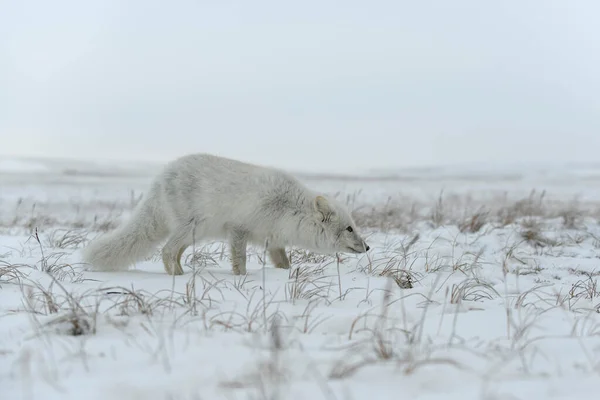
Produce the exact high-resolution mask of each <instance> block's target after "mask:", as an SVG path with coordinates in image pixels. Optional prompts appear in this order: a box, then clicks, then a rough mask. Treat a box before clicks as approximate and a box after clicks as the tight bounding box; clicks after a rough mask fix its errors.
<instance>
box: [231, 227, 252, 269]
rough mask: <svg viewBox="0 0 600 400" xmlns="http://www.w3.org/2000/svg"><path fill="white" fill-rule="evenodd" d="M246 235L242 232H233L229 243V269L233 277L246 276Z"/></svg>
mask: <svg viewBox="0 0 600 400" xmlns="http://www.w3.org/2000/svg"><path fill="white" fill-rule="evenodd" d="M247 237H248V236H247V234H246V232H244V231H234V232H233V233H232V235H231V239H230V241H229V247H230V249H231V267H232V270H233V274H234V275H246V246H247V243H248V240H247Z"/></svg>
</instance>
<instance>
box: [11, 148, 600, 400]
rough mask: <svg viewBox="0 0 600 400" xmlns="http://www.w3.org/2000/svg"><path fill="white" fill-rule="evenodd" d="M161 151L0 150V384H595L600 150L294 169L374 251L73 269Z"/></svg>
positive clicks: (42, 393) (538, 390)
mask: <svg viewBox="0 0 600 400" xmlns="http://www.w3.org/2000/svg"><path fill="white" fill-rule="evenodd" d="M158 167H159V166H158V165H154V164H145V165H141V164H133V163H130V164H124V163H119V164H114V163H91V162H79V161H60V160H59V161H54V160H53V161H48V160H27V159H16V158H3V159H0V321H1V322H0V398H1V399H11V400H12V399H115V400H120V399H127V400H129V399H144V400H147V399H165V400H166V399H177V400H180V399H181V400H183V399H190V400H192V399H308V398H309V397H312V398H314V399H367V398H368V399H432V400H433V399H444V400H447V399H457V400H459V399H460V400H467V399H488V400H492V399H494V400H500V399H582V398H595V397H597V394H598V379H599V378H600V314H599V312H600V287H599V286H598V277H599V276H600V166H594V165H591V166H581V165H580V166H557V165H555V166H549V167H548V166H537V167H534V166H527V165H522V166H518V167H511V168H503V169H501V170H499V169H491V168H484V167H482V166H477V167H470V168H467V167H463V168H436V169H412V170H397V171H369V172H365V173H361V174H358V173H353V174H349V175H347V176H317V175H314V174H312V175H299V176H300V177H301V179H303V180H304V181H305V182H306V184H307V185H309V186H311V187H314V188H316V189H320V190H323V191H326V192H328V193H330V194H334V195H337V196H338V197H339V198H341V199H343V200H344V201H346V202H347V203H348V205H349V207H350V208H351V209H352V210H353V211H354V213H355V216H356V219H357V222H358V223H359V224H360V225H361V227H362V229H363V231H364V232H365V234H366V235H367V236H368V238H369V239H368V242H369V244H370V245H371V247H372V250H371V251H370V252H369V253H368V255H366V256H365V255H361V256H354V255H342V256H341V257H340V259H337V258H335V257H327V256H321V255H319V254H314V253H307V252H304V251H302V250H301V249H290V251H291V260H292V264H293V265H292V268H291V269H290V270H288V271H286V270H279V269H274V268H273V267H271V266H270V264H268V263H267V264H266V266H265V267H264V268H263V264H262V260H263V256H264V255H263V251H262V249H261V248H251V249H250V258H249V266H248V269H249V272H248V275H247V276H245V277H234V276H233V275H232V273H231V269H230V266H229V261H228V257H229V254H228V251H227V248H226V247H225V246H224V244H222V243H198V244H197V245H196V246H195V248H193V249H190V250H189V251H188V252H186V253H185V254H184V257H183V258H184V260H185V267H184V269H185V271H186V273H185V274H184V275H182V276H177V277H174V278H173V277H170V276H168V275H166V274H165V273H164V270H163V267H162V264H161V262H160V261H159V257H158V256H159V253H158V249H157V253H156V254H155V255H154V256H153V257H151V258H150V259H148V260H146V261H144V262H142V263H139V264H138V265H137V266H136V267H135V269H132V270H130V271H129V272H126V273H98V272H89V271H86V270H85V269H84V266H83V265H82V264H81V263H80V249H81V248H82V247H83V246H85V244H86V243H87V241H88V240H90V239H92V238H93V237H95V236H96V235H98V234H102V233H103V232H106V231H108V230H111V229H113V228H114V227H115V226H116V225H117V224H119V223H120V222H121V221H123V220H124V219H126V218H127V217H128V215H129V213H130V212H131V209H132V208H133V207H134V206H135V205H136V204H137V202H138V201H139V200H140V196H142V195H143V193H144V191H145V189H146V188H147V186H148V184H149V182H150V179H151V178H152V175H153V174H154V173H155V172H156V171H157V170H158ZM36 232H37V236H36Z"/></svg>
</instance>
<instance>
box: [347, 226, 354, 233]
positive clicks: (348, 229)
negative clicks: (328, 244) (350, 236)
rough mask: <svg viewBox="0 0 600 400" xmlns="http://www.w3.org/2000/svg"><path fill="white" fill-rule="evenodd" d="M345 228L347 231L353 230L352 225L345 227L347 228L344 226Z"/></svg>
mask: <svg viewBox="0 0 600 400" xmlns="http://www.w3.org/2000/svg"><path fill="white" fill-rule="evenodd" d="M346 230H347V231H348V232H352V231H354V229H352V227H351V226H349V227H347V228H346Z"/></svg>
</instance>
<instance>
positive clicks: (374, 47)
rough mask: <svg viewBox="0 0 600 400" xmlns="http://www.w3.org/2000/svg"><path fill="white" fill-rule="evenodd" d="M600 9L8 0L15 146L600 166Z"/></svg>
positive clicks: (3, 108)
mask: <svg viewBox="0 0 600 400" xmlns="http://www.w3.org/2000/svg"><path fill="white" fill-rule="evenodd" d="M599 15H600V2H599V1H597V0H587V1H584V0H578V1H564V0H561V1H559V0H543V1H542V0H538V1H527V0H519V1H516V0H511V1H506V0H505V1H496V2H491V1H481V0H452V1H442V0H439V1H423V0H420V1H415V0H411V1H405V0H395V1H394V0H388V1H375V0H370V1H355V0H350V1H349V0H345V1H335V2H333V1H325V0H320V1H316V0H302V1H296V2H290V1H281V0H279V1H276V0H272V1H264V0H253V1H236V2H233V1H226V0H208V1H203V0H195V1H185V0H178V1H172V2H167V1H148V0H135V1H131V0H129V1H123V0H102V1H99V0H98V1H91V0H86V1H81V0H77V1H75V0H73V1H62V0H53V1H41V0H36V1H9V0H0V155H33V156H47V157H71V158H86V157H90V158H94V159H115V160H117V159H129V160H157V161H167V160H169V159H172V158H175V157H178V156H180V155H184V154H187V153H191V152H210V153H214V154H220V155H223V156H227V157H234V158H239V159H243V160H247V161H251V162H259V163H262V164H268V165H274V166H279V167H284V168H292V169H305V170H311V171H315V170H323V171H327V170H332V171H333V170H335V171H345V170H358V169H361V168H371V167H372V168H394V167H403V166H427V165H439V164H464V163H478V162H489V163H501V164H510V163H514V162H523V161H528V162H543V163H547V162H561V163H562V162H567V161H568V162H600V23H599V22H598V21H599V19H598V18H599V17H598V16H599Z"/></svg>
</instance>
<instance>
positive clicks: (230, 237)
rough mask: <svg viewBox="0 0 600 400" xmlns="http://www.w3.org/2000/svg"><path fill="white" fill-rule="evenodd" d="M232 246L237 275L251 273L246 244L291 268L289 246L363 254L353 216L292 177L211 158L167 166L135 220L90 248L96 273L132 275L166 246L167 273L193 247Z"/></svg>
mask: <svg viewBox="0 0 600 400" xmlns="http://www.w3.org/2000/svg"><path fill="white" fill-rule="evenodd" d="M207 239H211V240H227V241H229V245H230V249H231V263H232V268H233V273H234V274H236V275H239V274H246V246H247V244H249V243H251V244H257V245H264V244H265V243H268V245H267V246H268V248H267V251H268V253H269V256H270V258H271V261H272V262H273V264H275V266H276V267H278V268H289V266H290V263H289V260H288V258H287V256H286V253H285V247H286V246H298V247H302V248H305V249H309V250H313V251H317V252H321V253H335V252H346V253H348V252H350V253H363V252H366V251H367V250H369V246H368V245H367V244H366V243H365V241H364V240H363V239H362V238H361V237H360V236H359V234H358V232H357V229H356V225H355V223H354V221H353V219H352V217H351V216H350V214H349V212H348V211H347V210H346V209H345V207H343V206H342V205H341V204H339V203H338V202H336V201H335V200H333V199H327V198H326V197H325V196H323V195H320V194H317V193H314V192H312V191H311V190H309V189H307V188H306V187H304V186H303V185H302V184H301V183H300V182H299V181H298V180H296V179H295V178H294V177H292V176H290V175H289V174H287V173H285V172H283V171H280V170H277V169H273V168H267V167H261V166H257V165H252V164H247V163H243V162H240V161H235V160H231V159H227V158H223V157H218V156H214V155H209V154H192V155H187V156H184V157H181V158H179V159H177V160H175V161H172V162H171V163H169V164H167V166H166V167H165V168H164V170H163V171H162V172H161V173H160V174H159V175H158V176H157V177H156V178H155V179H154V182H153V183H152V185H151V187H150V190H149V191H148V193H147V194H146V196H145V198H144V199H143V200H142V202H141V203H140V204H139V205H138V207H137V208H136V209H135V210H134V212H133V215H132V217H131V218H130V220H129V221H128V222H127V223H125V224H124V225H122V226H120V227H118V228H117V229H116V230H115V231H113V232H110V233H108V234H106V235H104V236H101V237H99V238H97V239H95V240H94V241H92V242H91V243H90V245H89V246H88V247H87V248H86V249H84V252H83V258H84V260H85V261H86V262H88V263H90V264H91V265H92V266H93V268H95V269H96V270H102V271H109V270H111V271H115V270H126V269H128V267H129V266H131V265H132V264H133V263H135V262H137V261H140V260H142V259H144V258H145V257H147V256H148V255H149V254H150V253H152V251H153V250H154V249H155V247H156V246H158V245H159V244H160V243H162V242H163V241H165V240H166V244H164V247H163V248H162V259H163V263H164V267H165V270H166V271H167V273H168V274H171V275H181V274H183V269H182V267H181V256H182V254H183V252H184V251H185V250H186V249H187V248H188V247H189V246H190V245H192V244H193V243H194V242H197V241H200V240H207Z"/></svg>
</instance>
